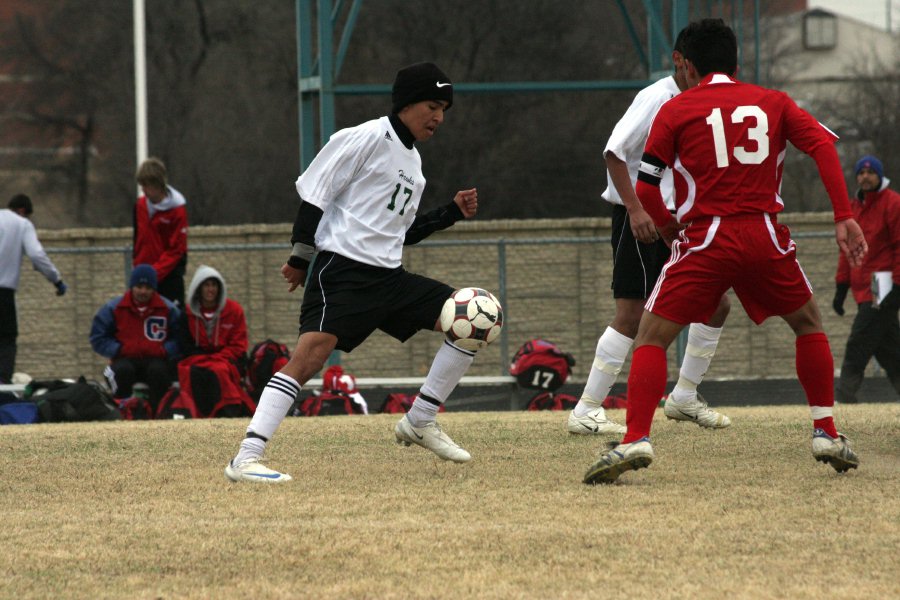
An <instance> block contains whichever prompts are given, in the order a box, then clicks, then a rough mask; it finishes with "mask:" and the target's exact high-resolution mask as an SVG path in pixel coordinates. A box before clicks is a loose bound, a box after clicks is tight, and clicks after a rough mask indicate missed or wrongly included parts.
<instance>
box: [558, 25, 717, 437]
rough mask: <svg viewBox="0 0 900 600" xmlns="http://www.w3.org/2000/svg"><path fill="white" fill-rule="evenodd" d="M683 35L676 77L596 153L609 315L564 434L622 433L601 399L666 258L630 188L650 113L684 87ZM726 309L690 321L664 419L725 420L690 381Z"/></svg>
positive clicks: (647, 96)
mask: <svg viewBox="0 0 900 600" xmlns="http://www.w3.org/2000/svg"><path fill="white" fill-rule="evenodd" d="M684 35H685V30H682V31H681V33H679V34H678V37H677V38H676V40H675V47H674V49H673V50H672V64H673V65H674V67H675V74H674V75H671V76H669V77H666V78H665V79H660V80H659V81H657V82H655V83H653V84H651V85H649V86H647V87H645V88H644V89H642V90H641V91H640V92H638V94H637V96H635V98H634V100H633V101H632V103H631V106H629V107H628V110H627V111H625V114H624V115H623V116H622V118H621V119H620V120H619V122H618V123H617V124H616V126H615V128H614V129H613V132H612V134H611V135H610V137H609V141H608V142H607V144H606V148H605V149H604V151H603V156H604V158H605V161H606V165H607V180H608V181H609V187H607V188H606V191H604V192H603V198H604V199H605V200H606V201H608V202H610V203H612V204H613V216H612V250H613V280H612V290H613V298H614V299H615V301H616V314H615V316H614V317H613V320H612V322H611V323H610V324H609V326H607V328H606V331H604V332H603V334H602V335H601V336H600V340H599V341H598V342H597V350H596V354H595V357H594V363H593V366H592V367H591V372H590V374H589V375H588V381H587V384H586V385H585V387H584V391H583V392H582V395H581V399H580V400H579V401H578V404H577V405H576V406H575V408H574V409H573V410H572V412H571V413H570V414H569V418H568V422H567V429H568V431H569V432H570V433H575V434H582V435H595V434H619V433H624V432H625V428H624V427H622V426H621V425H619V424H618V423H615V422H613V421H610V420H609V419H608V418H607V417H606V412H605V411H604V410H603V406H602V403H603V400H604V399H605V398H606V396H607V395H608V394H609V390H610V388H611V387H612V386H613V384H614V383H615V382H616V378H617V377H618V375H619V372H620V371H621V370H622V365H623V364H624V363H625V359H626V358H628V353H629V352H630V351H631V347H632V346H633V345H634V338H635V336H636V335H637V330H638V324H639V323H640V320H641V314H642V313H643V312H644V302H645V301H646V299H647V298H648V297H650V294H651V292H652V291H653V287H654V286H655V285H656V280H657V279H658V278H659V274H660V272H661V270H662V267H663V265H664V264H665V263H666V261H667V260H668V259H669V256H670V250H669V247H668V246H666V244H665V242H664V241H663V240H661V239H660V238H659V235H658V234H657V231H656V227H655V226H654V224H653V220H652V219H651V218H650V216H649V215H648V214H647V212H646V211H645V210H644V209H643V207H642V206H641V203H640V201H638V198H637V195H636V194H635V192H634V186H635V184H636V182H637V175H638V168H639V167H640V163H641V154H642V153H643V151H644V143H645V142H646V141H647V136H648V135H649V133H650V124H651V123H652V122H653V118H654V117H655V116H656V113H657V112H658V111H659V108H660V107H661V106H662V105H663V104H664V103H665V102H666V101H668V100H670V99H671V98H674V97H675V96H677V95H678V94H679V93H680V92H682V91H684V90H686V89H687V88H688V84H687V80H686V78H685V66H684V56H683V52H684ZM660 191H661V192H662V195H663V198H664V199H665V201H666V203H667V206H668V207H669V210H674V208H675V191H674V188H673V183H672V174H671V172H668V171H667V172H666V174H665V176H664V178H663V180H662V183H661V185H660ZM728 310H729V303H728V298H727V297H725V296H723V297H722V300H721V302H720V304H719V309H718V310H717V311H716V313H715V314H714V315H713V316H712V318H711V319H710V320H709V322H707V323H706V324H703V323H694V324H692V325H691V327H690V331H689V334H688V343H687V349H686V353H685V357H684V361H683V362H682V365H681V373H680V374H679V378H678V382H677V383H676V385H675V388H674V389H673V390H672V393H671V394H670V395H669V396H668V398H667V399H666V406H665V409H664V410H665V414H666V416H667V417H668V418H669V419H673V420H677V421H689V422H693V423H696V424H698V425H700V426H701V427H709V428H714V429H718V428H723V427H728V426H729V425H730V424H731V420H730V419H729V418H728V417H726V416H725V415H722V414H720V413H718V412H715V411H713V410H710V409H709V408H708V407H707V405H706V402H705V401H704V400H703V398H702V396H700V395H699V394H698V393H697V386H698V385H699V384H700V382H701V380H702V379H703V375H704V374H705V373H706V370H707V369H708V368H709V363H710V361H711V360H712V357H713V354H714V353H715V351H716V346H717V345H718V343H719V336H720V335H721V333H722V325H723V324H724V323H725V318H726V317H727V316H728Z"/></svg>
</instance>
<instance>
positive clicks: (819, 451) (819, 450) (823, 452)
mask: <svg viewBox="0 0 900 600" xmlns="http://www.w3.org/2000/svg"><path fill="white" fill-rule="evenodd" d="M812 453H813V457H814V458H815V459H816V460H817V461H819V462H823V463H827V464H830V465H831V466H832V467H834V470H835V471H837V472H838V473H843V472H845V471H849V470H850V469H856V468H857V467H859V457H858V456H857V455H856V453H855V452H854V451H853V450H851V449H850V443H849V440H848V439H847V438H846V437H844V434H842V433H839V434H838V437H836V438H833V437H831V436H830V435H828V434H827V433H825V431H824V430H822V429H816V430H815V431H813V439H812Z"/></svg>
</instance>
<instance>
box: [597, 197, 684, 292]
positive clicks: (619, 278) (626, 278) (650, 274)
mask: <svg viewBox="0 0 900 600" xmlns="http://www.w3.org/2000/svg"><path fill="white" fill-rule="evenodd" d="M612 251H613V277H612V285H611V286H610V287H611V288H612V291H613V298H634V299H638V300H643V299H645V298H648V297H649V296H650V293H651V292H653V287H654V286H655V285H656V280H657V279H659V274H660V273H661V272H662V268H663V265H665V264H666V261H667V260H669V256H670V255H671V253H672V251H671V250H670V249H669V247H668V246H666V243H665V242H664V241H662V240H657V241H656V242H654V243H652V244H644V243H642V242H639V241H637V240H636V239H634V234H633V233H631V220H630V219H629V218H628V211H627V210H626V209H625V207H624V206H622V205H621V204H616V205H615V206H613V213H612Z"/></svg>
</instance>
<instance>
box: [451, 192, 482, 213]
mask: <svg viewBox="0 0 900 600" xmlns="http://www.w3.org/2000/svg"><path fill="white" fill-rule="evenodd" d="M453 202H454V203H455V204H456V205H457V206H458V207H459V210H460V211H462V214H463V217H465V218H466V219H471V218H472V217H474V216H475V213H477V212H478V190H477V189H475V188H472V189H471V190H460V191H458V192H456V195H455V196H454V197H453Z"/></svg>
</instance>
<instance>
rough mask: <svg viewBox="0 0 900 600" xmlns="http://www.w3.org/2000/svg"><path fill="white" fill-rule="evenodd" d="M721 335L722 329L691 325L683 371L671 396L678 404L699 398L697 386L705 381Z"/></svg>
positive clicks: (697, 324) (700, 324)
mask: <svg viewBox="0 0 900 600" xmlns="http://www.w3.org/2000/svg"><path fill="white" fill-rule="evenodd" d="M721 335H722V328H721V327H710V326H709V325H704V324H703V323H691V327H690V329H689V330H688V342H687V348H686V349H685V353H684V360H683V361H682V362H681V371H680V372H679V374H678V383H676V384H675V389H673V390H672V394H671V398H672V400H674V401H675V403H676V404H677V403H679V402H688V401H691V400H694V399H696V398H697V386H698V385H700V382H701V381H703V376H704V375H706V371H707V370H708V369H709V363H710V362H712V359H713V356H715V354H716V347H717V346H718V345H719V338H720V337H721Z"/></svg>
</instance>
